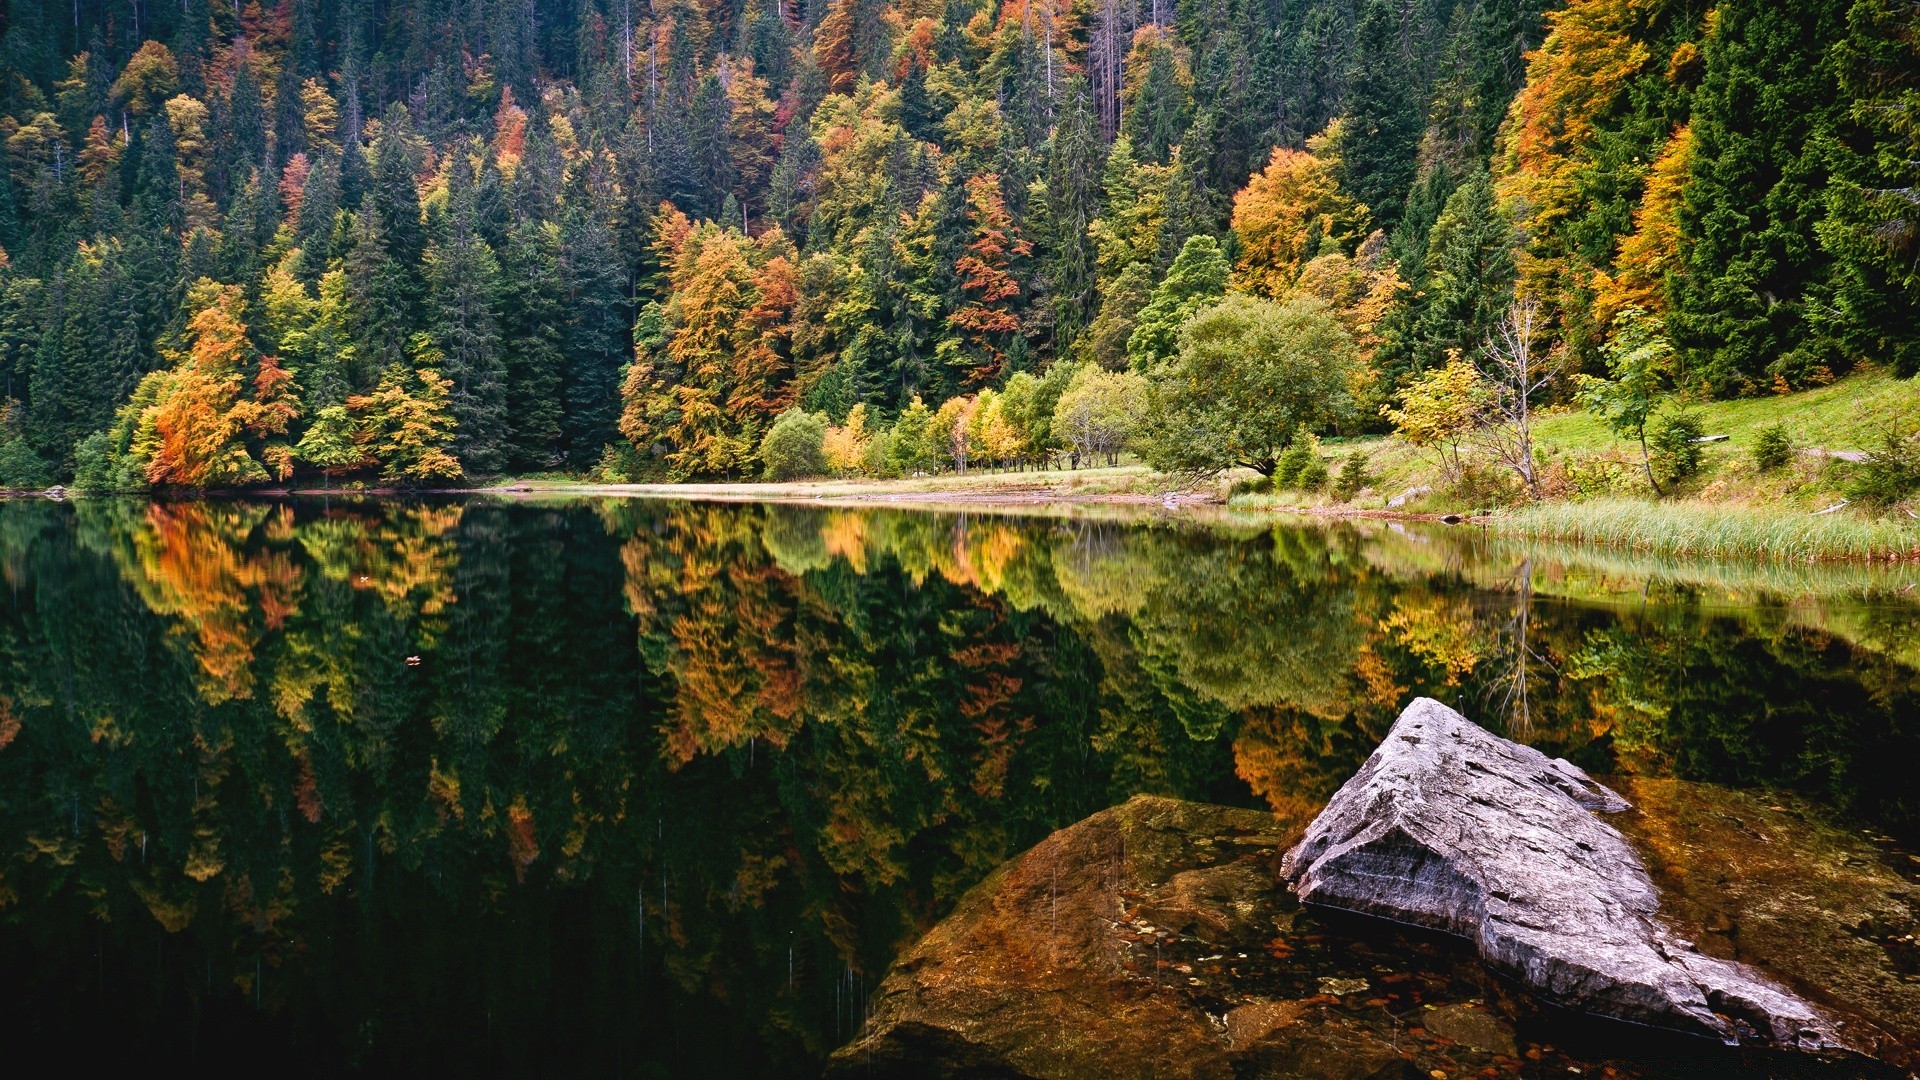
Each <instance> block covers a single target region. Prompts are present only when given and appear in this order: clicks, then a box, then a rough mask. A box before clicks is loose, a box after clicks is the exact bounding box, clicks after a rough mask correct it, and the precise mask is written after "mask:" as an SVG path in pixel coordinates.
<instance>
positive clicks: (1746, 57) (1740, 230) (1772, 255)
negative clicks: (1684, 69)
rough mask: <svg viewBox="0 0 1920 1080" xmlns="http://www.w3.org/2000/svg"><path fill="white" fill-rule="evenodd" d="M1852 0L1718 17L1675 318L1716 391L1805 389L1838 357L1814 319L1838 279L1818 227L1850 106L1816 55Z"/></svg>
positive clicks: (1698, 115) (1696, 141)
mask: <svg viewBox="0 0 1920 1080" xmlns="http://www.w3.org/2000/svg"><path fill="white" fill-rule="evenodd" d="M1850 5H1851V0H1808V2H1805V3H1794V4H1774V3H1769V2H1766V0H1738V2H1734V3H1727V4H1723V5H1721V6H1720V7H1719V8H1718V9H1716V12H1715V19H1714V23H1713V31H1712V34H1711V37H1710V38H1709V40H1708V41H1707V42H1706V46H1705V49H1704V55H1705V58H1706V71H1705V75H1704V76H1703V78H1702V81H1701V85H1700V88H1699V90H1698V91H1697V92H1696V93H1695V94H1694V97H1693V102H1692V106H1693V108H1692V117H1693V118H1692V131H1693V157H1692V173H1691V175H1690V177H1689V179H1688V183H1687V187H1686V192H1685V196H1684V198H1683V201H1682V203H1681V208H1680V222H1679V224H1680V232H1681V236H1682V238H1683V239H1682V244H1683V250H1684V252H1685V259H1686V263H1685V272H1684V273H1682V274H1680V275H1679V276H1678V278H1677V288H1676V291H1675V296H1674V300H1675V312H1674V319H1673V325H1674V330H1675V334H1676V337H1677V340H1678V341H1679V342H1680V344H1681V345H1682V346H1683V347H1684V348H1685V349H1686V350H1687V353H1688V356H1689V358H1690V359H1689V367H1690V368H1691V369H1693V374H1695V375H1696V376H1697V377H1699V378H1701V379H1704V380H1705V381H1706V382H1707V383H1708V384H1709V385H1711V386H1712V387H1714V388H1715V389H1716V390H1719V391H1722V392H1729V391H1736V390H1742V389H1751V388H1757V387H1764V386H1768V385H1771V384H1772V382H1773V381H1774V379H1776V378H1778V379H1781V380H1784V381H1785V383H1786V384H1788V385H1793V386H1801V385H1805V383H1806V382H1807V380H1808V379H1809V378H1810V377H1812V376H1814V375H1816V374H1817V373H1818V372H1819V371H1820V369H1822V368H1825V367H1827V366H1829V365H1833V364H1839V363H1840V362H1841V358H1840V357H1839V356H1837V355H1835V350H1834V348H1833V342H1832V341H1831V339H1830V338H1827V337H1826V336H1825V335H1822V334H1821V333H1819V332H1818V330H1817V328H1816V327H1815V326H1814V325H1812V324H1811V323H1810V322H1809V319H1808V313H1809V311H1810V309H1811V308H1813V307H1815V306H1817V304H1818V302H1819V300H1818V296H1819V294H1820V293H1822V292H1824V291H1825V288H1826V286H1825V282H1826V280H1827V278H1828V276H1829V274H1830V270H1831V267H1830V260H1829V259H1828V257H1827V255H1826V254H1825V252H1823V251H1822V250H1821V248H1820V245H1819V242H1818V239H1817V236H1816V234H1815V230H1816V228H1817V226H1818V225H1819V223H1820V221H1821V219H1822V217H1823V216H1824V215H1825V212H1826V203H1825V198H1824V195H1825V181H1826V173H1827V163H1826V161H1825V160H1823V159H1824V157H1825V155H1826V152H1827V147H1828V145H1829V140H1830V139H1831V137H1832V133H1833V131H1834V129H1835V126H1836V124H1837V123H1838V121H1839V119H1840V117H1841V115H1842V114H1843V113H1844V107H1843V105H1842V104H1841V99H1840V96H1839V95H1838V94H1837V93H1836V92H1835V91H1836V88H1835V86H1834V82H1833V75H1832V72H1831V70H1830V69H1829V68H1828V67H1827V65H1825V64H1823V63H1821V62H1820V60H1819V57H1820V55H1821V53H1822V52H1823V51H1824V50H1825V49H1826V47H1827V46H1828V44H1829V43H1830V42H1832V41H1834V40H1835V39H1836V38H1839V37H1840V36H1841V29H1842V26H1843V20H1844V19H1845V15H1846V9H1847V8H1848V7H1849V6H1850Z"/></svg>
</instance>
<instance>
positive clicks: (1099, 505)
mask: <svg viewBox="0 0 1920 1080" xmlns="http://www.w3.org/2000/svg"><path fill="white" fill-rule="evenodd" d="M1163 479H1164V478H1162V477H1160V476H1158V475H1156V474H1152V473H1148V472H1146V471H1145V470H1143V469H1141V468H1139V467H1137V466H1126V467H1119V468H1109V469H1088V470H1080V471H1078V472H1053V473H1040V474H1036V473H978V474H971V475H967V476H938V477H919V478H913V479H907V480H818V481H796V482H787V483H768V482H756V481H742V482H731V483H689V484H674V483H647V484H596V483H581V482H569V481H564V480H533V481H523V480H510V481H506V482H502V483H498V484H486V485H474V486H466V487H435V488H396V487H367V488H352V489H341V488H331V489H329V488H313V487H305V486H298V487H271V488H244V489H228V490H210V491H204V492H197V493H194V494H193V495H191V496H188V495H185V493H180V494H174V493H166V492H162V493H158V497H161V498H171V497H202V496H214V497H219V498H246V497H258V498H287V497H299V498H312V497H322V498H330V497H335V496H338V497H342V498H363V497H374V498H406V497H409V496H490V497H495V498H507V499H515V500H528V499H541V498H579V497H587V498H621V499H658V500H680V501H694V502H721V503H741V504H747V503H766V504H773V505H787V506H813V507H842V508H854V507H864V508H876V507H898V508H902V509H919V510H930V511H939V510H946V511H955V512H980V513H996V514H1040V515H1047V516H1074V515H1085V514H1093V515H1106V514H1117V515H1123V516H1139V517H1150V518H1157V519H1162V520H1165V519H1169V518H1174V517H1178V518H1181V519H1184V520H1190V521H1194V522H1196V523H1201V524H1206V523H1220V522H1225V521H1239V522H1247V521H1254V520H1261V519H1274V518H1305V519H1311V520H1315V521H1321V522H1337V521H1382V522H1390V523H1392V522H1399V523H1417V524H1423V525H1443V524H1444V525H1450V526H1452V525H1478V526H1480V527H1481V528H1482V529H1484V530H1486V531H1489V532H1491V533H1493V534H1496V535H1499V536H1502V537H1505V538H1509V539H1515V540H1533V541H1542V542H1553V543H1562V544H1573V545H1576V546H1584V547H1593V548H1596V549H1606V550H1614V551H1622V552H1632V553H1635V554H1647V555H1668V556H1675V557H1683V558H1694V559H1714V560H1737V561H1749V562H1752V561H1765V562H1779V563H1791V564H1801V565H1818V564H1851V565H1862V566H1865V565H1895V566H1899V565H1908V564H1912V563H1915V562H1920V520H1916V521H1915V522H1913V523H1912V524H1908V523H1906V522H1902V521H1900V520H1899V519H1898V518H1888V519H1882V520H1877V521H1876V520H1866V519H1861V518H1857V517H1822V516H1820V515H1815V514H1806V513H1801V512H1798V511H1780V510H1774V509H1761V508H1756V507H1752V506H1748V505H1746V504H1741V503H1730V502H1713V501H1671V502H1651V501H1645V500H1638V499H1612V500H1593V501H1583V502H1559V501H1555V502H1542V503H1535V504H1532V505H1530V506H1527V507H1521V508H1518V509H1515V510H1503V511H1496V512H1492V513H1485V512H1481V513H1475V512H1471V511H1468V512H1443V511H1436V510H1422V511H1408V510H1401V509H1397V508H1390V507H1369V506H1359V505H1354V504H1352V503H1334V504H1328V503H1318V504H1301V505H1287V504H1282V503H1277V502H1267V501H1260V502H1259V503H1258V504H1256V505H1247V504H1246V503H1245V502H1243V501H1242V499H1241V498H1237V497H1232V496H1229V495H1228V494H1227V493H1226V492H1225V491H1224V490H1223V487H1222V486H1221V485H1217V484H1216V485H1213V486H1210V487H1192V486H1188V487H1179V486H1167V485H1165V484H1163V483H1161V482H1160V481H1162V480H1163ZM99 497H108V498H112V497H118V496H96V495H90V494H87V493H80V492H69V491H66V490H64V489H59V488H55V489H49V490H47V491H36V492H10V493H4V494H0V498H51V499H55V500H66V499H72V498H99ZM146 497H153V496H146Z"/></svg>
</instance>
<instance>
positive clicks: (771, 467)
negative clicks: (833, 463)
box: [760, 409, 827, 481]
mask: <svg viewBox="0 0 1920 1080" xmlns="http://www.w3.org/2000/svg"><path fill="white" fill-rule="evenodd" d="M826 439H827V418H826V417H825V416H822V415H821V414H819V413H810V412H807V411H806V410H805V409H788V410H787V411H786V412H783V413H781V414H780V416H779V417H778V418H777V419H775V420H774V422H773V426H772V427H770V428H768V429H767V434H766V436H765V437H764V438H762V439H761V440H760V461H761V464H762V466H763V472H762V475H763V476H765V477H766V478H767V479H768V480H774V481H781V480H799V479H803V478H805V477H809V476H824V475H826V472H827V457H826V454H825V453H823V452H822V450H821V447H822V446H823V445H824V444H825V442H826Z"/></svg>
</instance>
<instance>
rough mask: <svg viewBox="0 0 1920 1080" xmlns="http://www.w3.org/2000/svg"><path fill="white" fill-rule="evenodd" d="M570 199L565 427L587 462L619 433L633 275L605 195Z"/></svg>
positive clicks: (577, 455) (564, 260)
mask: <svg viewBox="0 0 1920 1080" xmlns="http://www.w3.org/2000/svg"><path fill="white" fill-rule="evenodd" d="M577 195H578V201H577V202H575V201H574V200H572V199H570V200H569V201H570V203H571V204H572V205H571V206H570V209H569V210H568V211H567V213H566V217H565V219H564V221H563V223H562V225H561V232H560V265H559V270H560V281H561V283H562V291H563V295H564V296H565V298H566V301H565V302H566V312H567V317H566V323H565V329H564V330H563V331H562V333H561V354H562V355H563V356H564V357H565V358H566V365H565V369H564V394H565V401H566V413H565V420H564V421H563V425H562V426H563V429H564V436H565V446H566V455H567V460H568V461H569V462H570V463H571V464H572V465H573V466H574V467H575V468H587V467H589V466H591V465H593V464H594V463H595V462H597V461H599V460H600V451H601V448H602V447H604V446H606V445H607V443H609V442H611V441H613V440H614V439H615V438H617V437H618V433H617V431H616V430H615V426H614V421H615V419H616V418H617V417H618V415H619V390H620V369H621V367H622V366H624V365H625V364H626V362H627V359H628V357H629V356H630V355H631V354H632V345H631V340H630V338H629V328H630V327H631V326H632V325H633V319H632V316H631V314H630V312H631V306H630V305H629V303H628V300H627V275H626V272H625V270H624V269H623V267H622V265H621V262H620V258H619V251H618V248H617V246H616V243H615V238H614V233H613V229H612V227H611V225H610V224H609V223H608V221H607V211H606V209H605V208H604V202H603V201H602V200H603V197H596V196H595V195H593V194H590V193H589V192H587V191H585V190H580V191H578V192H577Z"/></svg>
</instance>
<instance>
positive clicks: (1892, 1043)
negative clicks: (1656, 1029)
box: [1609, 777, 1920, 1069]
mask: <svg viewBox="0 0 1920 1080" xmlns="http://www.w3.org/2000/svg"><path fill="white" fill-rule="evenodd" d="M1609 780H1610V782H1611V783H1613V784H1614V785H1615V786H1616V787H1618V788H1619V790H1620V792H1621V793H1622V794H1623V795H1625V796H1626V797H1627V798H1628V799H1630V800H1632V802H1633V803H1634V807H1635V810H1634V812H1632V813H1626V814H1621V815H1619V816H1617V817H1616V818H1614V819H1613V822H1614V823H1615V824H1616V825H1618V826H1619V827H1620V829H1621V831H1622V832H1624V833H1625V834H1626V835H1627V838H1628V839H1629V840H1631V841H1632V842H1633V844H1634V847H1635V849H1636V850H1637V851H1639V852H1640V854H1641V856H1642V857H1643V858H1644V859H1645V861H1646V864H1647V868H1648V870H1649V871H1650V872H1651V873H1652V876H1653V880H1654V883H1655V884H1656V885H1658V886H1659V888H1660V893H1661V912H1662V914H1663V915H1664V916H1666V917H1668V918H1670V919H1671V920H1672V921H1673V922H1674V924H1675V928H1676V929H1678V930H1680V931H1681V932H1683V933H1684V934H1686V935H1687V936H1688V937H1689V938H1691V939H1692V940H1694V941H1696V942H1698V944H1699V947H1700V950H1701V951H1702V952H1705V953H1708V954H1710V955H1713V956H1716V957H1720V958H1722V959H1725V960H1734V961H1739V962H1742V963H1748V964H1752V965H1754V966H1755V967H1758V968H1760V969H1762V970H1764V971H1766V972H1768V973H1769V974H1771V975H1773V976H1775V977H1777V978H1779V979H1780V980H1781V981H1782V982H1784V983H1786V984H1787V985H1788V986H1789V987H1791V988H1792V989H1794V990H1795V991H1797V992H1798V993H1799V994H1800V995H1801V996H1803V997H1805V998H1806V999H1808V1000H1809V1001H1812V1002H1814V1003H1815V1004H1817V1005H1819V1006H1820V1007H1821V1008H1822V1009H1824V1010H1825V1011H1826V1012H1827V1013H1828V1015H1829V1016H1831V1017H1832V1018H1833V1021H1834V1025H1835V1028H1836V1029H1837V1031H1838V1032H1839V1034H1840V1036H1841V1038H1842V1039H1844V1040H1845V1041H1846V1042H1848V1043H1849V1044H1851V1045H1853V1046H1856V1047H1859V1048H1860V1049H1861V1050H1863V1051H1865V1052H1867V1053H1870V1054H1872V1055H1873V1056H1875V1057H1877V1058H1879V1059H1881V1060H1883V1061H1886V1062H1888V1063H1890V1064H1893V1065H1897V1066H1900V1067H1902V1068H1906V1069H1914V1068H1920V944H1916V942H1920V884H1916V883H1915V882H1914V881H1912V880H1910V879H1909V878H1908V877H1906V876H1903V875H1902V874H1901V873H1900V872H1897V871H1896V870H1895V869H1894V868H1893V866H1891V865H1889V863H1890V862H1893V861H1896V860H1897V861H1899V862H1907V861H1909V859H1910V857H1909V856H1907V855H1904V854H1900V853H1895V852H1890V851H1887V850H1885V849H1882V848H1876V847H1875V846H1874V845H1872V844H1869V843H1867V842H1866V841H1864V840H1862V839H1861V838H1860V837H1859V836H1856V835H1853V834H1850V833H1847V832H1844V831H1842V830H1840V829H1838V828H1836V827H1834V826H1833V825H1831V824H1829V823H1827V822H1826V821H1824V820H1823V819H1822V816H1821V814H1820V813H1819V811H1817V810H1816V809H1814V808H1813V807H1811V806H1808V805H1807V804H1805V803H1804V802H1802V801H1801V800H1799V799H1797V798H1795V797H1793V796H1791V795H1781V794H1769V793H1766V792H1757V791H1737V790H1734V789H1731V788H1724V787H1720V786H1717V785H1714V784H1700V783H1689V782H1687V781H1682V780H1655V779H1641V778H1635V777H1614V778H1609ZM1909 873H1911V870H1909Z"/></svg>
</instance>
